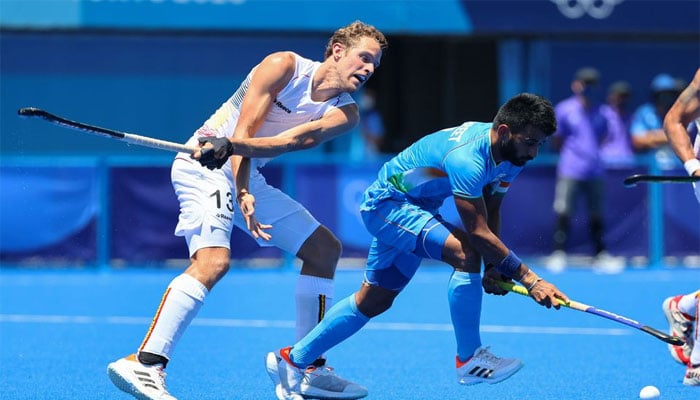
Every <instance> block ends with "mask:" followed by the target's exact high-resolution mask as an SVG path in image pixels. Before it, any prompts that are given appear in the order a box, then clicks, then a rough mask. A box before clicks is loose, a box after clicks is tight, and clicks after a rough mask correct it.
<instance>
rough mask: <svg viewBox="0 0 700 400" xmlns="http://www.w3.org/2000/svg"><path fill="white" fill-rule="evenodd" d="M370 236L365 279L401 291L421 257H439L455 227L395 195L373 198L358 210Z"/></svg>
mask: <svg viewBox="0 0 700 400" xmlns="http://www.w3.org/2000/svg"><path fill="white" fill-rule="evenodd" d="M361 214H362V219H363V221H364V222H365V226H366V227H367V229H368V230H369V232H370V233H371V234H372V235H373V236H374V238H373V240H372V244H371V246H370V249H369V255H368V256H367V267H366V271H365V280H366V281H367V282H368V283H370V284H373V285H377V286H380V287H383V288H385V289H389V290H395V291H401V290H402V289H403V288H404V287H406V285H407V284H408V282H409V281H410V280H411V278H412V277H413V275H414V274H415V273H416V271H417V270H418V267H419V266H420V262H421V260H422V259H423V258H431V259H435V260H441V259H442V248H443V246H444V245H445V241H446V240H447V237H448V236H449V235H450V233H451V232H452V230H454V229H455V227H454V226H453V225H452V224H450V223H448V222H446V221H444V220H443V219H442V218H441V217H440V215H438V214H437V213H435V212H433V211H430V210H426V209H423V208H421V207H420V206H418V205H416V204H413V203H411V202H409V201H408V200H405V199H399V198H395V197H391V198H384V199H382V200H379V201H375V202H373V203H372V204H371V206H367V203H365V206H364V207H363V208H362V210H361Z"/></svg>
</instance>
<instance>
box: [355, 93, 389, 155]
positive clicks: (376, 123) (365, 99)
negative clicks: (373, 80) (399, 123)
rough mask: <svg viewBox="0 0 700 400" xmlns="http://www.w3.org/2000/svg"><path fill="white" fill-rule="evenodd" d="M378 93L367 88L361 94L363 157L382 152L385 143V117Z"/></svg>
mask: <svg viewBox="0 0 700 400" xmlns="http://www.w3.org/2000/svg"><path fill="white" fill-rule="evenodd" d="M376 95H377V93H376V92H375V91H374V89H372V88H365V89H364V90H363V91H362V93H361V94H360V98H359V101H358V105H359V107H360V134H361V136H362V141H363V144H364V154H363V158H365V159H371V158H373V157H376V156H377V155H378V154H380V153H381V152H382V151H381V148H382V144H383V143H384V119H383V118H382V114H381V112H380V111H379V110H378V109H377V100H376V99H377V97H376Z"/></svg>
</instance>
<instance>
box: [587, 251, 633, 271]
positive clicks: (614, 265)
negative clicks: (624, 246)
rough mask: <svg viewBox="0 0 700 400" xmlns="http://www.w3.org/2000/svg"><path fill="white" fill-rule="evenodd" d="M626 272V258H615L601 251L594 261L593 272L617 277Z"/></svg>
mask: <svg viewBox="0 0 700 400" xmlns="http://www.w3.org/2000/svg"><path fill="white" fill-rule="evenodd" d="M624 270H625V259H624V257H615V256H612V255H610V253H608V252H607V251H601V252H600V253H598V254H597V255H596V256H595V259H594V260H593V272H595V273H598V274H603V275H615V274H619V273H621V272H623V271H624Z"/></svg>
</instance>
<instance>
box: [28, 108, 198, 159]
mask: <svg viewBox="0 0 700 400" xmlns="http://www.w3.org/2000/svg"><path fill="white" fill-rule="evenodd" d="M17 114H19V115H20V116H22V117H30V118H37V117H38V118H41V119H43V120H45V121H48V122H51V123H52V124H54V125H59V126H62V127H65V128H70V129H74V130H77V131H81V132H87V133H91V134H93V135H97V136H102V137H108V138H112V139H117V140H121V141H124V142H127V143H130V144H135V145H138V146H143V147H150V148H153V149H160V150H167V151H172V152H175V153H179V152H183V153H190V154H192V153H193V152H194V151H195V150H196V149H195V148H194V147H190V146H185V145H184V144H180V143H174V142H168V141H166V140H161V139H155V138H150V137H147V136H141V135H136V134H133V133H126V132H120V131H116V130H113V129H107V128H102V127H99V126H94V125H89V124H85V123H82V122H77V121H71V120H69V119H65V118H62V117H59V116H57V115H54V114H51V113H50V112H48V111H44V110H42V109H40V108H34V107H25V108H20V109H19V110H18V111H17Z"/></svg>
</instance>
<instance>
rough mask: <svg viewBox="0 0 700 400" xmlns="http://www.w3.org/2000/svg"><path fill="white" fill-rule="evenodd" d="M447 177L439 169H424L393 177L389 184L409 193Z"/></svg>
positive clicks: (412, 170)
mask: <svg viewBox="0 0 700 400" xmlns="http://www.w3.org/2000/svg"><path fill="white" fill-rule="evenodd" d="M446 176H447V174H446V173H444V172H443V171H441V170H439V169H437V168H432V167H422V168H414V169H411V170H408V171H404V172H401V173H398V174H395V175H392V176H391V177H390V178H389V182H390V183H391V184H392V185H394V187H395V188H397V189H399V190H400V191H402V192H404V193H408V192H409V191H411V190H413V189H414V188H416V187H418V186H420V185H423V184H425V183H428V182H430V181H432V180H434V179H439V178H445V177H446Z"/></svg>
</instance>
